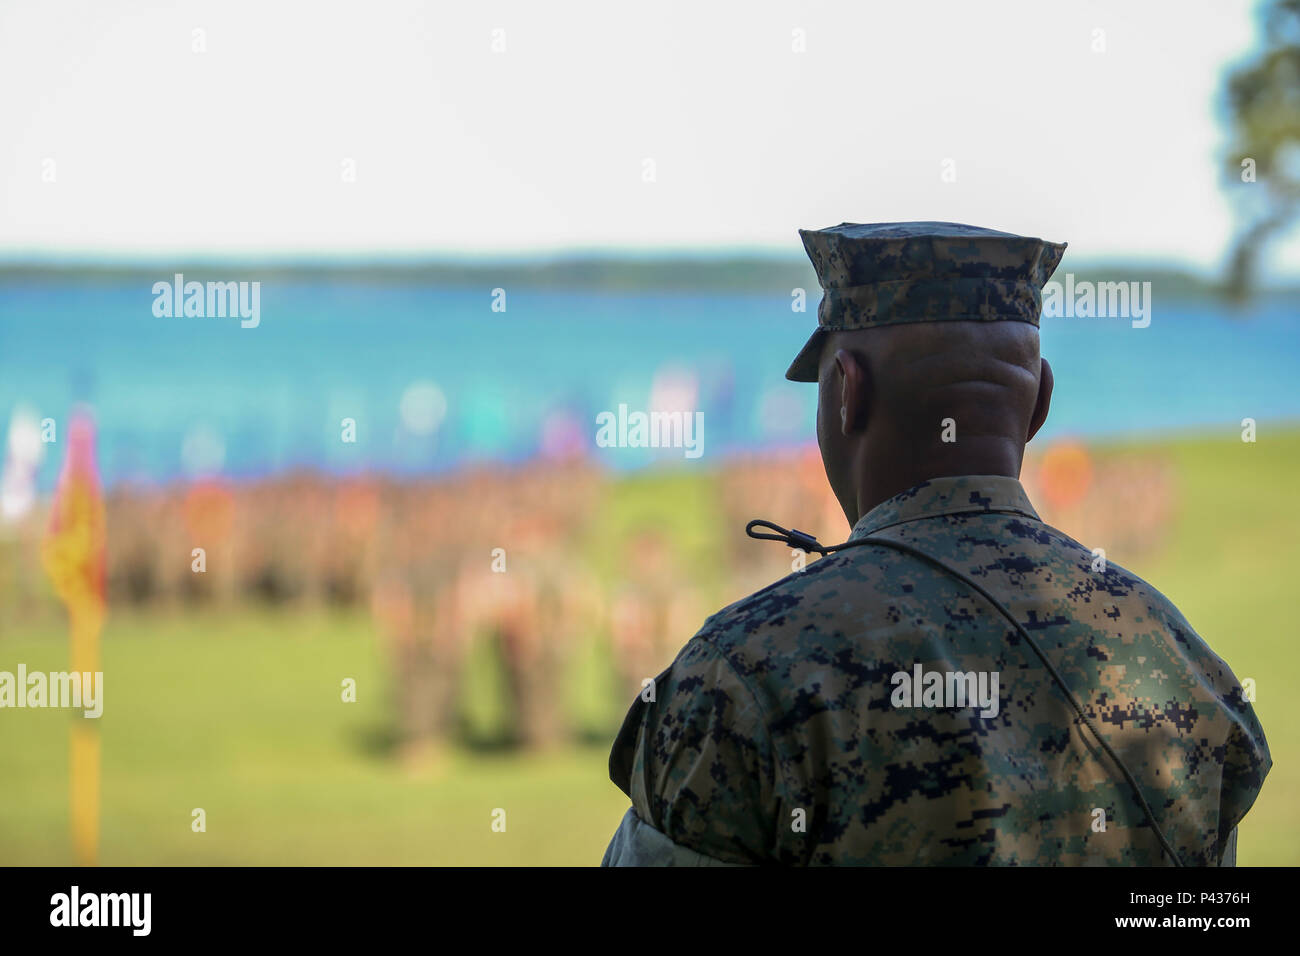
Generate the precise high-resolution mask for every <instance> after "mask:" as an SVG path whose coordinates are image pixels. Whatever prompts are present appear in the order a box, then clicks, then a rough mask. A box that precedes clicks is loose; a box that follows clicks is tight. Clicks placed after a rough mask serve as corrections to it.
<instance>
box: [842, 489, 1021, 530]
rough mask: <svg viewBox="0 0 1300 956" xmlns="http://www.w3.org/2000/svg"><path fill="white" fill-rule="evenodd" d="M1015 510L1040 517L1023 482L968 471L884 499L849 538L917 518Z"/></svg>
mask: <svg viewBox="0 0 1300 956" xmlns="http://www.w3.org/2000/svg"><path fill="white" fill-rule="evenodd" d="M994 512H997V513H1002V514H1016V515H1021V516H1022V517H1025V518H1032V519H1033V520H1034V521H1040V520H1042V519H1040V518H1039V517H1038V512H1036V511H1034V506H1033V505H1031V504H1030V503H1029V496H1028V495H1027V494H1025V489H1024V486H1023V485H1021V484H1020V482H1019V481H1017V480H1016V479H1015V478H1007V477H1005V476H1003V475H965V476H963V477H960V478H931V479H930V480H929V481H923V482H921V483H920V484H919V485H916V486H915V487H912V488H909V489H907V491H904V492H903V493H902V494H898V495H894V497H892V498H890V499H889V500H888V501H882V502H881V503H880V504H878V505H876V506H875V507H874V508H872V509H871V510H870V511H868V512H867V513H866V514H865V515H863V516H862V517H861V518H859V519H858V523H857V524H855V525H854V526H853V533H852V534H851V535H849V540H850V541H853V540H854V539H856V538H864V537H866V536H867V535H869V534H875V533H876V532H877V531H880V530H882V529H884V528H889V527H892V526H893V525H896V524H902V523H903V522H904V521H915V520H916V519H918V518H937V517H939V516H941V515H959V514H990V513H994Z"/></svg>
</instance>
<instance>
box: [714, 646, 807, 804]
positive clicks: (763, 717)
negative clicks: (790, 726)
mask: <svg viewBox="0 0 1300 956" xmlns="http://www.w3.org/2000/svg"><path fill="white" fill-rule="evenodd" d="M694 639H695V640H697V641H699V642H700V643H701V644H703V645H704V646H705V647H707V648H708V649H709V652H710V653H711V654H713V655H714V656H715V657H717V658H718V659H719V660H720V661H722V663H724V664H725V665H726V666H727V670H729V671H730V672H731V674H732V675H733V676H734V677H735V678H736V681H737V682H738V683H739V684H740V686H741V687H743V688H745V693H747V694H748V695H749V698H750V700H751V701H752V702H753V704H754V708H755V710H756V711H757V713H758V715H759V723H760V724H761V725H762V727H763V736H764V738H766V740H767V750H768V759H769V760H771V761H772V770H773V774H774V776H775V777H776V778H777V779H779V781H780V784H781V788H782V789H783V790H784V791H785V793H787V794H793V793H794V791H793V790H792V789H791V788H790V781H789V780H787V779H786V775H785V767H784V766H783V765H782V762H781V760H780V759H778V758H779V755H778V754H777V752H776V741H775V740H774V739H773V737H772V729H771V728H770V727H769V726H768V724H769V722H770V721H769V718H768V713H767V708H766V707H764V706H763V702H762V700H760V699H759V696H758V694H757V693H755V691H754V688H753V686H752V685H751V684H750V682H749V679H748V678H747V677H746V676H745V675H744V674H742V673H741V672H740V669H739V668H738V667H736V665H735V662H733V661H732V660H731V657H730V656H729V655H728V654H727V652H726V651H725V650H724V649H723V648H721V647H719V646H718V645H717V644H715V643H714V642H713V639H712V637H711V635H709V634H706V633H704V632H703V631H701V632H700V633H699V634H696V635H695V638H694ZM774 782H775V781H774Z"/></svg>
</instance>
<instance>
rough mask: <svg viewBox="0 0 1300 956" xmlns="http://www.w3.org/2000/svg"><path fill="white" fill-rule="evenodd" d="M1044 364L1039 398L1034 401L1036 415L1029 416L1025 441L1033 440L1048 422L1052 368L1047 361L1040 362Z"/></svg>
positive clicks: (1039, 386)
mask: <svg viewBox="0 0 1300 956" xmlns="http://www.w3.org/2000/svg"><path fill="white" fill-rule="evenodd" d="M1040 361H1041V362H1042V363H1043V372H1042V374H1041V375H1039V376H1038V397H1037V398H1036V399H1035V400H1034V413H1033V414H1032V415H1031V416H1029V434H1028V435H1026V436H1025V441H1026V442H1028V441H1031V440H1033V437H1034V436H1035V435H1037V434H1038V429H1040V428H1042V427H1043V422H1045V421H1047V410H1048V409H1049V408H1050V407H1051V405H1052V366H1050V365H1048V364H1047V359H1041V360H1040Z"/></svg>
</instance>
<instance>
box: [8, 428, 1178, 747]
mask: <svg viewBox="0 0 1300 956" xmlns="http://www.w3.org/2000/svg"><path fill="white" fill-rule="evenodd" d="M1172 474H1173V473H1172V470H1171V469H1170V468H1169V467H1168V466H1167V464H1166V463H1164V462H1162V461H1159V460H1155V459H1142V458H1140V457H1134V456H1122V457H1118V458H1116V459H1114V460H1105V461H1100V462H1098V461H1093V460H1092V459H1091V458H1090V457H1089V456H1088V452H1087V451H1086V450H1084V449H1083V448H1082V446H1074V445H1071V444H1069V443H1059V444H1058V445H1056V446H1053V447H1052V448H1049V450H1048V453H1047V454H1046V455H1042V456H1031V457H1030V458H1029V460H1027V462H1026V467H1025V475H1024V480H1025V483H1026V486H1027V487H1028V488H1029V490H1030V492H1031V494H1032V495H1034V501H1035V503H1036V504H1037V505H1038V506H1039V509H1040V511H1041V512H1042V513H1043V514H1044V516H1048V515H1049V514H1050V515H1053V516H1054V520H1056V521H1057V522H1058V523H1061V524H1063V525H1064V526H1065V527H1066V528H1068V529H1071V530H1072V531H1073V532H1075V533H1078V534H1079V538H1080V540H1081V541H1085V542H1086V543H1091V542H1092V541H1095V542H1096V544H1097V545H1099V546H1101V547H1105V548H1106V549H1107V551H1108V553H1109V554H1111V555H1117V554H1124V555H1127V556H1129V557H1131V556H1132V552H1133V550H1134V549H1135V548H1140V547H1143V546H1150V543H1151V542H1153V541H1156V542H1158V541H1159V540H1160V539H1161V534H1160V529H1161V528H1163V527H1165V526H1166V525H1168V524H1169V522H1170V520H1171V519H1172V517H1173V509H1174V508H1175V507H1176V501H1177V495H1176V489H1173V488H1172V487H1171V484H1172V481H1173V478H1172ZM623 480H624V479H621V478H619V477H617V476H614V475H611V474H609V473H607V472H604V471H602V470H600V469H599V468H597V467H595V466H594V465H593V464H592V463H591V462H590V461H584V460H582V459H574V460H566V461H549V462H535V463H532V464H529V465H525V466H520V467H517V468H505V467H497V468H480V469H476V470H472V471H463V472H459V473H457V474H455V475H452V476H449V477H446V478H440V479H437V480H433V479H422V480H415V481H399V480H395V479H391V478H346V479H332V478H328V477H325V476H320V475H308V474H294V475H288V476H283V477H278V478H275V479H269V480H264V481H259V482H253V483H242V484H233V483H229V482H220V481H206V482H198V483H192V484H188V485H183V486H173V487H168V488H138V487H136V488H132V487H119V488H116V489H114V490H113V491H112V492H111V493H110V494H109V496H108V499H107V521H108V529H109V533H108V540H109V556H108V587H109V594H110V602H111V604H113V605H120V604H133V603H134V604H150V605H154V604H167V603H200V604H202V603H213V604H226V605H234V604H237V603H259V602H261V603H278V604H284V603H288V604H301V605H304V606H326V605H338V606H344V607H359V608H368V609H369V612H370V614H371V616H372V618H373V621H374V627H375V634H376V638H377V640H379V641H380V642H381V646H382V647H383V649H384V652H385V656H386V660H387V661H388V663H389V667H390V671H389V673H390V680H391V689H392V692H393V694H392V696H393V698H394V701H395V710H396V713H395V719H396V722H397V730H398V734H399V736H400V740H401V748H402V751H403V752H404V753H408V754H412V755H416V756H418V755H420V754H423V753H425V752H427V751H430V750H434V751H436V750H437V749H439V748H441V747H443V746H445V745H446V744H447V743H448V742H451V741H454V740H457V739H460V738H463V737H464V736H465V733H466V730H465V719H464V716H463V715H464V712H465V704H466V701H465V699H464V698H465V674H466V668H467V665H468V663H469V661H470V658H471V655H472V654H474V653H475V652H476V650H477V652H479V653H482V654H485V656H486V657H487V658H489V659H490V660H491V661H493V662H494V663H493V666H494V667H495V668H496V673H497V681H496V684H497V686H499V687H501V688H503V691H504V693H503V696H504V698H505V699H504V700H503V701H501V711H502V713H504V714H505V720H506V724H507V727H506V733H505V738H506V739H507V740H508V742H509V743H511V744H513V745H516V746H522V747H526V748H530V749H545V748H549V747H554V746H556V745H557V744H560V743H563V742H565V741H567V740H570V739H573V738H574V737H575V736H576V735H579V734H581V733H584V732H587V731H590V732H591V733H606V734H607V733H608V732H609V730H610V728H608V727H590V726H589V727H583V726H580V724H581V721H580V720H579V719H578V718H577V717H576V716H575V714H574V713H573V708H572V707H571V701H572V699H573V697H574V694H573V693H572V691H573V687H574V681H575V677H574V674H575V667H576V666H577V665H578V664H579V663H580V660H579V659H580V658H583V656H584V655H587V656H586V657H585V658H584V659H585V660H586V661H587V669H586V670H584V671H583V674H584V675H586V679H590V677H591V674H592V673H593V670H592V666H593V665H591V664H590V661H591V660H593V659H594V660H595V661H596V662H597V663H596V664H595V665H594V666H595V668H596V670H597V671H599V669H600V668H604V671H605V672H606V673H608V680H607V681H606V682H605V683H606V684H607V686H609V687H610V688H616V690H611V691H609V692H608V693H616V694H617V700H612V701H610V706H609V708H608V717H609V719H611V720H617V719H618V717H620V716H621V715H622V713H623V711H624V710H625V708H626V705H627V704H628V703H630V701H631V700H632V698H633V697H634V696H635V695H636V694H638V693H641V692H642V688H643V685H644V682H645V681H647V680H648V679H652V678H654V677H655V676H656V675H657V674H659V673H660V672H661V671H662V670H663V669H664V668H665V667H667V665H668V664H669V663H670V662H671V661H672V659H673V657H674V656H675V655H676V653H677V651H678V650H679V649H680V648H681V646H682V645H683V644H684V643H685V642H686V641H687V640H688V639H689V638H690V637H691V636H692V635H693V634H694V633H695V632H696V630H698V629H699V627H700V625H701V624H702V623H703V622H704V619H705V618H706V617H707V616H708V615H709V614H711V613H712V612H714V611H716V610H717V609H719V608H721V607H723V606H724V605H726V604H728V603H730V602H732V601H735V600H738V599H740V598H741V597H744V596H745V595H747V594H749V593H752V592H753V591H755V590H758V589H759V588H761V587H763V586H765V585H766V584H769V583H771V582H772V581H775V580H777V579H779V578H781V577H783V576H784V575H786V574H789V573H790V572H791V571H792V570H797V568H798V567H799V565H800V564H801V563H802V562H803V561H807V562H811V561H812V560H814V558H813V557H812V556H807V557H804V558H801V556H800V555H798V554H795V553H792V552H791V551H790V549H788V548H784V547H781V546H778V545H775V544H766V543H760V542H756V541H753V540H751V539H750V538H748V537H747V536H746V535H745V531H744V528H745V524H746V522H748V521H749V520H750V519H752V518H756V517H761V518H767V519H769V520H772V521H775V522H777V523H778V524H782V525H785V526H786V527H798V528H800V529H802V530H804V531H808V532H811V533H812V534H814V535H816V536H817V537H818V538H819V539H820V540H821V541H823V542H827V543H836V542H839V541H843V540H844V539H845V538H846V537H847V535H848V532H849V529H848V527H847V525H846V524H845V521H844V517H843V514H842V513H841V512H840V510H839V507H838V505H837V503H836V502H835V499H834V497H833V495H832V494H831V493H830V490H829V488H828V487H827V485H826V479H825V477H824V474H823V472H822V465H821V460H820V457H819V456H818V454H817V451H816V449H815V448H811V447H809V448H805V449H802V450H797V451H789V452H785V453H781V454H768V455H766V456H763V455H755V456H750V457H745V458H737V459H732V460H730V461H729V462H728V463H727V464H725V465H723V466H722V467H720V468H718V469H716V470H714V471H712V472H709V473H708V474H707V475H701V476H700V480H701V481H704V482H706V483H707V484H708V487H709V489H710V491H709V494H708V495H706V496H705V497H704V498H703V499H701V500H700V501H697V502H695V504H694V507H695V508H696V510H697V511H698V513H695V512H692V513H691V514H690V515H689V516H687V517H684V518H683V519H682V520H680V521H678V522H676V523H674V522H671V521H662V520H658V519H656V518H653V517H650V516H644V515H642V516H637V517H634V518H633V519H631V520H628V519H627V516H626V515H624V516H622V520H621V521H618V522H612V523H611V522H609V520H608V519H609V518H610V515H611V506H610V502H611V501H612V500H613V499H612V497H611V495H610V492H611V489H613V488H614V487H615V486H616V485H617V484H618V483H619V482H621V481H623ZM656 496H657V497H667V496H668V494H667V493H664V494H663V495H660V494H659V493H658V492H657V491H656V494H655V495H652V496H651V497H656ZM1117 500H1123V501H1127V502H1129V503H1130V505H1131V507H1126V508H1122V509H1117V508H1115V507H1114V504H1115V502H1116V501H1117ZM1099 501H1100V502H1102V503H1104V504H1105V507H1101V506H1100V505H1099ZM676 507H677V504H676V503H675V502H669V503H668V504H667V508H668V510H669V512H671V510H672V509H673V508H676ZM683 507H685V506H683ZM1119 514H1122V515H1123V516H1124V517H1123V520H1116V519H1115V517H1114V516H1115V515H1119ZM32 520H33V521H39V520H40V519H39V518H38V517H35V516H33V518H32ZM683 529H689V530H690V531H691V532H692V533H694V534H695V536H696V538H698V539H700V540H704V541H706V542H708V548H709V550H708V554H709V555H713V556H714V557H713V558H710V559H708V560H707V561H706V560H702V559H701V558H700V557H699V553H698V541H696V551H692V550H691V546H688V545H687V544H686V543H685V542H684V541H683V540H682V539H683V537H684V532H683ZM17 530H18V531H21V529H17ZM11 531H12V529H11ZM31 540H35V537H34V536H33V535H25V536H24V535H21V534H17V532H13V533H11V534H10V537H9V538H8V541H9V542H11V543H15V542H22V541H29V542H30V541H31ZM13 546H14V547H16V546H18V545H17V544H14V545H13ZM0 550H2V549H0ZM15 562H17V564H19V565H20V564H21V558H17V557H15V556H13V555H6V554H4V553H0V572H2V571H3V570H4V566H6V565H14V564H15ZM708 564H716V565H719V566H717V567H707V566H704V565H708ZM200 567H202V570H203V571H204V573H196V570H198V569H199V568H200ZM11 570H12V568H11ZM6 577H7V579H8V580H9V581H10V585H11V586H12V585H13V582H15V581H18V580H19V579H18V578H17V577H15V576H14V575H13V574H11V573H7V572H6V573H5V574H0V580H3V579H5V578H6ZM15 597H17V598H21V599H22V600H21V601H19V602H17V606H26V605H27V604H30V596H28V595H17V596H15ZM24 602H25V603H24ZM593 648H595V649H596V652H595V655H594V657H593V656H592V655H593V651H592V649H593ZM608 693H607V696H608Z"/></svg>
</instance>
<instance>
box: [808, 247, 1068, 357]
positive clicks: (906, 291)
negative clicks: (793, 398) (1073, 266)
mask: <svg viewBox="0 0 1300 956" xmlns="http://www.w3.org/2000/svg"><path fill="white" fill-rule="evenodd" d="M799 237H800V238H801V239H803V246H804V249H806V250H807V252H808V258H809V259H811V260H812V264H813V268H814V269H816V270H817V281H818V282H819V283H820V284H821V287H822V300H821V304H820V305H818V307H817V330H816V331H815V332H813V334H812V337H811V338H809V339H808V342H807V344H806V345H804V347H803V349H802V350H800V352H799V354H798V355H797V356H796V357H795V360H794V362H793V363H791V365H790V369H789V371H787V372H786V373H785V377H786V378H788V379H789V380H790V381H792V382H815V381H817V370H818V364H819V362H820V359H821V349H822V343H823V342H824V341H825V338H826V334H827V333H828V332H835V331H847V330H850V329H870V328H875V327H877V326H881V325H902V324H904V323H908V322H954V321H974V322H996V321H1002V320H1007V321H1015V322H1029V323H1031V324H1032V325H1035V326H1037V325H1038V316H1039V314H1040V313H1041V312H1042V308H1043V286H1044V284H1046V282H1047V280H1048V279H1049V278H1051V275H1052V273H1053V272H1054V271H1056V267H1057V265H1058V264H1060V261H1061V257H1062V256H1063V255H1064V254H1065V245H1066V244H1065V243H1063V242H1047V241H1045V240H1043V239H1034V238H1031V237H1029V236H1017V235H1014V234H1012V233H1009V232H998V231H997V230H996V229H983V228H981V227H979V226H967V225H963V224H962V223H957V222H875V223H854V222H842V223H840V224H839V225H838V226H832V227H831V228H829V229H816V230H813V229H800V230H799Z"/></svg>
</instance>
